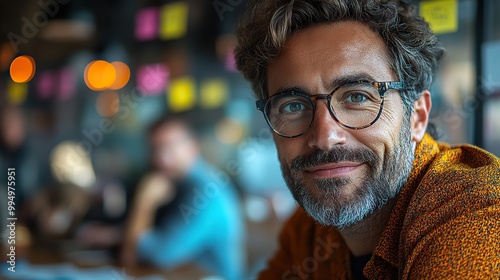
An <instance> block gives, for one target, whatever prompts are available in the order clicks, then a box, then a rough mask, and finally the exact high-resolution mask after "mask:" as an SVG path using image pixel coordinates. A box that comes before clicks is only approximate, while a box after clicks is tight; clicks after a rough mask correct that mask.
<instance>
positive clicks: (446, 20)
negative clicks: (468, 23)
mask: <svg viewBox="0 0 500 280" xmlns="http://www.w3.org/2000/svg"><path fill="white" fill-rule="evenodd" d="M420 16H422V17H423V18H424V19H425V21H427V22H428V23H429V25H430V27H431V29H432V31H433V32H434V33H436V34H442V33H449V32H455V31H457V29H458V2H457V0H429V1H422V2H420Z"/></svg>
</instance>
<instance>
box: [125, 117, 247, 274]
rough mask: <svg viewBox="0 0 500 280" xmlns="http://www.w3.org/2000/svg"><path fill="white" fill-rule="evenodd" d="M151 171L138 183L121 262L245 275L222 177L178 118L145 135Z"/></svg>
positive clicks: (230, 193)
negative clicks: (187, 266)
mask: <svg viewBox="0 0 500 280" xmlns="http://www.w3.org/2000/svg"><path fill="white" fill-rule="evenodd" d="M149 139H150V144H151V149H152V151H151V152H152V153H151V164H152V167H153V169H154V170H153V172H152V173H150V174H148V175H147V176H145V177H144V179H143V180H142V181H141V182H140V184H139V185H138V189H137V193H136V196H135V201H134V203H133V205H132V209H131V211H130V215H129V218H128V223H127V229H126V233H125V240H124V246H123V250H122V261H123V263H124V264H125V265H131V264H134V263H135V262H137V261H144V262H149V263H152V264H154V265H156V266H158V267H161V268H172V267H175V266H178V265H181V264H187V263H193V262H194V263H196V264H198V265H200V266H201V267H203V268H206V269H208V270H209V271H210V272H212V273H216V274H218V275H220V276H223V277H224V278H226V279H242V277H244V263H245V257H244V256H245V250H244V220H243V216H242V214H241V212H240V211H239V210H238V209H239V202H238V197H237V194H236V193H235V190H234V188H233V186H232V184H231V183H230V181H229V178H228V177H227V175H225V174H224V173H222V172H221V171H219V170H217V169H215V168H214V167H212V166H210V165H209V164H208V163H207V162H205V160H203V158H202V157H201V155H200V149H199V145H198V142H197V141H196V139H195V137H194V134H193V132H192V131H191V129H190V128H189V126H188V125H187V124H186V123H185V122H184V121H183V120H181V119H180V118H176V117H166V118H163V119H160V120H159V121H157V122H156V123H154V124H153V126H152V127H151V129H150V131H149Z"/></svg>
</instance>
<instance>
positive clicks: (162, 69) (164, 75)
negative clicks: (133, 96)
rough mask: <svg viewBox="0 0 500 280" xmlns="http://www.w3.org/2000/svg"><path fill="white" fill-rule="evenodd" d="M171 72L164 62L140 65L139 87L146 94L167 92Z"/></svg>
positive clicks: (138, 74)
mask: <svg viewBox="0 0 500 280" xmlns="http://www.w3.org/2000/svg"><path fill="white" fill-rule="evenodd" d="M169 76H170V73H169V70H168V67H167V65H165V64H163V63H158V64H149V65H144V66H140V67H139V68H138V69H137V88H138V89H139V90H140V91H141V92H142V93H143V94H144V95H158V94H161V93H162V92H165V88H166V86H167V83H168V79H169Z"/></svg>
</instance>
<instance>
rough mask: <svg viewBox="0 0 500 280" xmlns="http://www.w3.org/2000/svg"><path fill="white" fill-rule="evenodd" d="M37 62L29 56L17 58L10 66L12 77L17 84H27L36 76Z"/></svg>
mask: <svg viewBox="0 0 500 280" xmlns="http://www.w3.org/2000/svg"><path fill="white" fill-rule="evenodd" d="M35 71H36V65H35V60H34V59H33V58H32V57H31V56H28V55H22V56H18V57H16V58H15V59H14V60H13V61H12V63H11V64H10V77H11V78H12V80H13V81H14V82H16V83H27V82H29V81H30V80H31V79H32V78H33V76H35Z"/></svg>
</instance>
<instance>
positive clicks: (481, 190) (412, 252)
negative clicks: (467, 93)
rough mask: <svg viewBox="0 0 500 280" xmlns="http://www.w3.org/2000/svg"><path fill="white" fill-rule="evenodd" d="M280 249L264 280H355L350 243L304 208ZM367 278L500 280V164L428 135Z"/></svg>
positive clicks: (291, 222) (482, 153) (287, 227)
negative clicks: (352, 272) (312, 216)
mask: <svg viewBox="0 0 500 280" xmlns="http://www.w3.org/2000/svg"><path fill="white" fill-rule="evenodd" d="M279 242H280V244H279V247H280V248H279V250H278V252H277V253H276V254H275V255H274V257H273V258H272V259H271V260H270V261H269V263H268V266H267V268H266V269H265V270H264V271H262V272H261V274H260V275H259V279H263V280H267V279H289V280H295V279H311V280H315V279H352V274H351V269H350V251H349V249H348V248H347V245H346V244H345V242H344V240H343V238H342V237H341V236H340V234H339V233H338V231H336V230H335V229H334V228H333V227H325V226H322V225H320V224H318V223H316V222H315V221H314V220H313V219H312V218H310V217H309V216H308V215H307V214H306V213H305V212H304V210H303V209H302V208H299V209H298V210H297V211H296V213H295V214H294V215H293V216H292V217H291V218H290V219H289V220H288V221H287V222H286V224H285V226H284V228H283V230H282V232H281V234H280V238H279ZM363 273H364V275H365V276H366V277H367V278H368V279H450V278H453V279H500V159H499V158H497V157H495V156H494V155H492V154H490V153H488V152H486V151H484V150H481V149H479V148H477V147H474V146H471V145H462V146H456V147H450V146H449V145H447V144H444V143H438V142H436V141H435V140H434V139H433V138H432V137H431V136H429V135H425V137H424V139H423V140H422V141H421V142H420V143H419V144H418V145H417V148H416V151H415V161H414V163H413V169H412V171H411V174H410V177H409V179H408V181H407V183H406V184H405V185H404V186H403V189H402V190H401V193H400V194H399V195H398V197H397V200H396V202H395V206H394V209H393V210H392V213H391V214H390V218H389V222H388V226H387V227H386V229H385V230H384V232H383V233H382V236H381V238H380V240H379V242H378V244H377V246H376V248H375V251H374V252H373V255H372V257H371V259H370V260H369V262H368V264H367V265H366V266H365V268H364V270H363Z"/></svg>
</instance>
